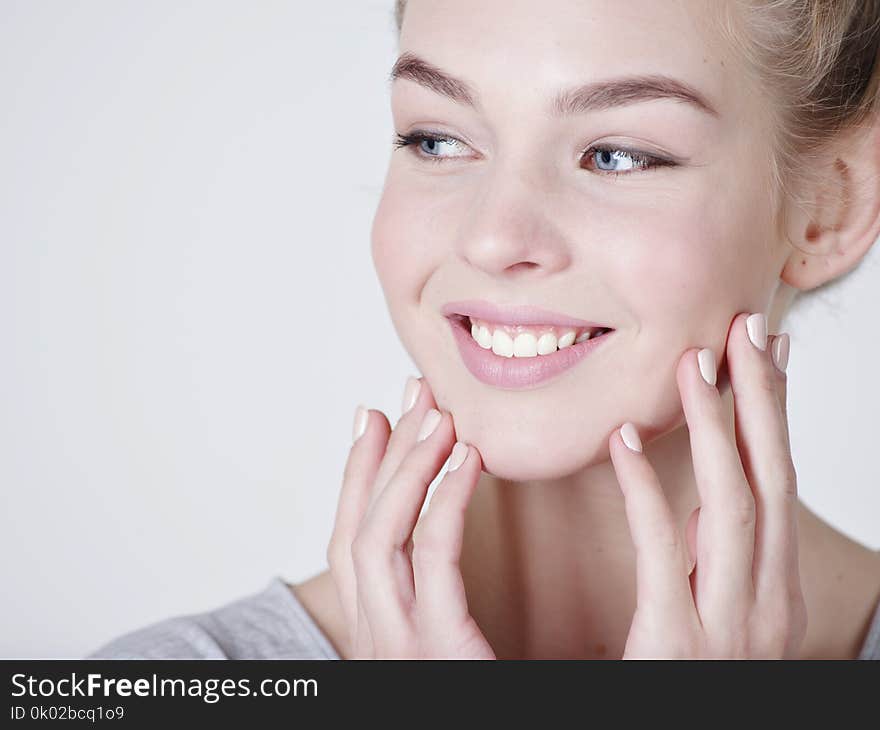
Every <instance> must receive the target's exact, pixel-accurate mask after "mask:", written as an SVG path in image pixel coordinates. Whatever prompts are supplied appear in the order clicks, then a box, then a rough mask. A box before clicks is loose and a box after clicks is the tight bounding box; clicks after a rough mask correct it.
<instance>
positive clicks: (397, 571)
mask: <svg viewBox="0 0 880 730" xmlns="http://www.w3.org/2000/svg"><path fill="white" fill-rule="evenodd" d="M416 389H417V390H416ZM414 391H415V392H414ZM413 399H415V402H414V403H413V402H412V401H413ZM407 406H409V408H408V409H407ZM403 411H404V412H403V415H402V416H401V417H400V420H399V421H398V422H397V425H396V426H395V427H394V430H393V431H392V429H391V425H390V424H389V422H388V419H387V418H386V417H385V414H384V413H382V412H381V411H378V410H366V409H359V411H358V412H357V413H356V417H355V426H354V429H355V433H354V436H355V440H354V443H353V444H352V447H351V450H350V452H349V455H348V460H347V461H346V464H345V472H344V476H343V483H342V491H341V493H340V496H339V503H338V506H337V509H336V520H335V524H334V527H333V535H332V536H331V538H330V543H329V545H328V546H327V562H328V563H329V566H330V573H331V575H332V576H333V581H334V583H335V585H336V590H337V593H338V595H339V599H340V603H341V604H342V608H343V611H344V613H345V620H346V623H347V625H348V633H349V641H350V644H349V646H350V653H351V658H357V659H371V658H395V659H404V658H410V659H415V658H421V659H429V658H430V659H438V658H456V659H494V658H495V653H494V652H493V650H492V647H491V646H490V645H489V643H488V642H487V641H486V638H485V637H484V636H483V633H482V631H480V628H479V627H478V626H477V624H476V622H475V621H474V619H473V618H472V617H471V615H470V612H469V610H468V607H467V599H466V596H465V590H464V581H463V579H462V576H461V570H460V568H459V559H460V557H461V547H462V540H463V534H464V514H465V510H466V508H467V505H468V502H469V501H470V498H471V495H472V494H473V491H474V488H475V487H476V485H477V481H478V480H479V477H480V472H481V465H482V460H481V458H480V454H479V452H478V451H477V449H476V448H475V447H473V446H469V445H466V444H462V443H457V442H456V441H455V429H454V427H453V423H452V416H451V414H449V413H448V412H442V413H441V412H440V411H438V410H437V405H436V403H435V402H434V397H433V395H432V394H431V392H430V390H429V388H428V384H427V382H426V381H425V379H424V378H419V379H416V378H410V379H409V380H408V382H407V387H406V389H405V393H404V404H403ZM361 426H363V427H364V428H365V430H363V432H362V433H361V435H360V436H358V431H359V428H360V427H361ZM432 426H433V430H432V431H430V434H429V435H428V436H427V437H426V438H425V439H424V440H421V441H420V440H418V437H419V435H421V434H424V432H425V430H428V429H430V428H431V427H432ZM423 427H424V430H423ZM453 447H454V448H453ZM450 454H451V457H450ZM447 457H450V460H449V461H450V463H449V469H448V470H447V473H446V474H445V475H444V476H443V478H442V479H441V480H440V482H439V483H438V484H437V488H436V490H435V491H434V494H433V495H432V497H431V501H430V503H429V505H428V507H427V509H425V511H424V514H422V515H421V519H420V518H419V514H420V512H421V510H422V505H423V503H424V501H425V497H426V495H427V492H428V487H429V486H430V484H431V482H432V481H433V480H434V478H435V477H436V476H437V474H438V473H439V470H440V468H441V467H442V466H443V464H444V462H445V461H446V459H447ZM462 457H463V461H461V459H462ZM459 462H460V463H459ZM456 464H457V466H456Z"/></svg>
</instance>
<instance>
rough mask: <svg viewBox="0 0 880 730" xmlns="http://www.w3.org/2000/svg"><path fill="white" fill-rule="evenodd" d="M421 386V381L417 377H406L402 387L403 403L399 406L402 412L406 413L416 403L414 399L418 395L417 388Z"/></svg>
mask: <svg viewBox="0 0 880 730" xmlns="http://www.w3.org/2000/svg"><path fill="white" fill-rule="evenodd" d="M421 387H422V381H421V380H419V379H418V378H415V377H413V376H412V375H410V376H409V377H408V378H407V379H406V385H405V386H404V388H403V405H402V406H401V409H402V413H406V412H407V411H408V410H409V409H410V408H412V407H413V406H414V405H415V404H416V399H417V398H418V397H419V390H420V389H421Z"/></svg>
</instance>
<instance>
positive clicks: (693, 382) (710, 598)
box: [676, 348, 755, 635]
mask: <svg viewBox="0 0 880 730" xmlns="http://www.w3.org/2000/svg"><path fill="white" fill-rule="evenodd" d="M701 362H702V367H701ZM703 372H705V373H706V376H708V378H709V382H707V380H706V379H705V378H704V376H703V374H702V373H703ZM716 377H717V373H716V365H715V355H714V352H713V351H712V350H711V349H709V348H705V349H703V350H702V351H701V350H699V349H696V348H693V349H689V350H688V351H687V352H685V354H684V355H683V356H682V358H681V361H680V362H679V366H678V368H677V370H676V379H677V382H678V387H679V392H680V393H681V400H682V404H683V406H684V414H685V418H686V419H687V424H688V430H689V433H690V442H691V457H692V461H693V466H694V477H695V479H696V483H697V491H698V492H699V496H700V517H699V521H698V525H697V573H698V574H699V580H698V582H697V587H698V591H697V595H696V602H697V611H698V612H699V614H700V620H701V621H702V623H703V626H704V627H706V628H708V629H711V628H712V627H713V625H714V627H715V628H716V629H717V630H718V631H720V632H721V634H720V635H726V634H727V633H729V632H730V631H736V628H735V627H737V626H740V625H742V624H743V623H744V622H746V621H747V619H748V615H749V612H750V611H751V607H752V602H753V600H752V599H753V594H754V587H753V584H752V560H753V557H754V540H755V537H754V520H755V518H754V515H755V505H754V497H753V496H752V493H751V489H750V488H749V485H748V482H747V481H746V477H745V474H744V472H743V468H742V464H741V462H740V458H739V454H738V453H737V449H736V445H735V444H734V441H733V438H732V437H731V435H730V433H729V428H728V425H727V415H726V413H725V408H724V404H723V401H722V400H721V396H720V394H719V393H718V390H717V389H716V387H715V385H714V383H713V382H712V381H713V380H714V379H715V378H716Z"/></svg>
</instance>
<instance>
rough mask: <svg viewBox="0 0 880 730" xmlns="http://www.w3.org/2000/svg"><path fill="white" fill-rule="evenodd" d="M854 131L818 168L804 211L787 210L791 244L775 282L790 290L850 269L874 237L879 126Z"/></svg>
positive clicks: (878, 217)
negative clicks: (783, 283)
mask: <svg viewBox="0 0 880 730" xmlns="http://www.w3.org/2000/svg"><path fill="white" fill-rule="evenodd" d="M859 131H860V132H861V134H856V133H854V132H853V133H851V134H850V135H847V136H846V137H845V138H844V139H845V141H844V142H843V143H842V144H841V145H838V146H837V147H836V148H835V152H834V154H833V155H832V156H831V157H830V158H828V159H829V160H830V161H829V162H828V164H826V165H823V166H822V170H821V173H820V174H819V175H818V176H817V177H816V178H815V180H816V183H815V184H814V185H813V189H812V190H811V191H810V195H809V198H810V199H811V200H812V204H811V206H810V209H809V211H807V210H804V209H802V208H798V207H796V206H792V207H790V208H789V220H788V226H787V233H788V236H789V241H790V243H791V244H793V245H791V246H790V247H789V248H790V252H789V255H788V258H787V259H786V261H785V266H784V268H783V270H782V273H781V274H780V278H781V279H782V280H783V281H784V282H785V283H786V284H788V285H789V286H792V287H794V288H796V289H801V290H809V289H814V288H816V287H818V286H821V285H822V284H825V283H827V282H829V281H831V280H832V279H836V278H838V277H840V276H843V275H844V274H846V273H847V272H849V271H851V270H852V269H854V268H855V267H856V266H858V264H859V263H860V262H861V260H862V259H863V258H864V257H865V255H866V254H867V253H868V251H869V250H870V249H871V246H873V245H874V242H875V241H876V240H877V237H878V236H880V124H877V123H876V121H875V122H874V123H873V124H872V125H871V126H870V127H869V128H867V129H865V128H860V130H859ZM814 172H815V171H814Z"/></svg>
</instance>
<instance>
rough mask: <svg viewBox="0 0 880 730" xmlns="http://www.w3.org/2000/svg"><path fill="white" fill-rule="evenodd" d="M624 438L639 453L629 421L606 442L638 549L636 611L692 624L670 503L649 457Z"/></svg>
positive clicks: (690, 599) (683, 560)
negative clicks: (648, 612)
mask: <svg viewBox="0 0 880 730" xmlns="http://www.w3.org/2000/svg"><path fill="white" fill-rule="evenodd" d="M623 436H626V438H627V440H628V441H629V442H630V443H632V444H633V445H634V446H636V447H637V448H638V449H641V448H642V447H641V442H640V440H639V437H638V433H637V431H636V429H635V426H634V425H633V424H631V423H626V424H624V425H623V426H622V427H621V428H619V429H615V431H614V432H613V433H612V434H611V437H610V439H609V453H610V455H611V461H612V464H613V465H614V470H615V472H616V474H617V480H618V482H619V484H620V488H621V491H622V492H623V497H624V504H625V509H626V518H627V521H628V523H629V530H630V535H631V536H632V541H633V545H634V547H635V551H636V596H637V601H636V609H637V610H639V611H650V612H651V615H652V616H653V617H654V618H655V619H656V620H657V622H658V623H660V624H663V623H665V624H666V625H668V626H679V625H681V623H682V621H683V620H687V621H696V618H697V617H696V611H695V607H694V600H693V596H692V595H691V590H690V584H689V583H688V580H687V568H688V565H687V562H688V560H687V555H686V547H685V545H684V544H683V543H682V539H681V534H680V532H679V529H678V527H677V526H676V524H675V520H674V518H673V515H672V511H671V509H670V507H669V502H668V500H667V499H666V495H665V494H664V493H663V488H662V486H661V485H660V480H659V478H658V477H657V473H656V472H655V471H654V468H653V467H652V466H651V464H650V462H649V461H648V459H647V457H646V456H645V455H644V454H643V453H642V452H641V451H638V452H636V451H633V450H631V448H630V447H629V446H628V445H627V442H626V441H624V439H623ZM697 625H698V622H697Z"/></svg>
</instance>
